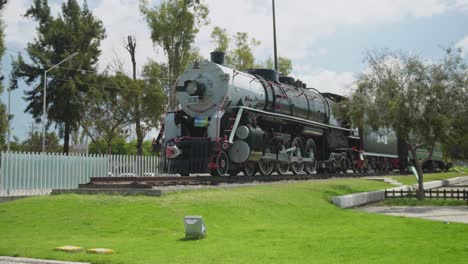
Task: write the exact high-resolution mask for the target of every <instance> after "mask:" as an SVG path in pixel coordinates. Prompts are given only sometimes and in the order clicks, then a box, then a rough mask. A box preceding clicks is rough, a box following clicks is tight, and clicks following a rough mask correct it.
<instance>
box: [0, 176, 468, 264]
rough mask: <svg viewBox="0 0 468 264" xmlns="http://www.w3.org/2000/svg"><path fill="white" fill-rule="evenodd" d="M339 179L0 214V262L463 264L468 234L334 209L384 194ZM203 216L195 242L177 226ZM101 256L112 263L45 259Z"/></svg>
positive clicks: (460, 228) (51, 201) (8, 208)
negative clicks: (202, 230)
mask: <svg viewBox="0 0 468 264" xmlns="http://www.w3.org/2000/svg"><path fill="white" fill-rule="evenodd" d="M387 187H389V185H387V184H384V183H380V182H374V181H366V180H356V179H354V180H351V179H346V180H344V179H340V180H330V181H314V182H303V183H289V184H272V185H261V186H252V187H240V188H230V189H209V190H195V191H193V190H192V191H183V192H177V193H171V194H168V195H166V196H163V197H159V198H158V197H143V196H139V197H120V196H100V195H89V196H79V195H59V196H44V197H33V198H27V199H23V200H17V201H13V202H8V203H3V204H0V255H14V256H22V257H35V258H48V259H62V260H74V261H89V262H92V263H466V261H467V259H468V225H465V224H452V223H451V224H450V225H446V224H443V223H442V222H436V221H429V220H422V219H414V218H401V217H391V216H384V215H377V214H368V213H365V212H361V211H357V210H345V209H340V208H337V207H335V206H334V205H333V204H331V202H330V199H331V197H332V196H335V195H342V194H347V193H354V192H360V191H367V190H376V189H383V188H387ZM185 215H202V216H203V219H204V220H205V222H206V224H207V226H208V233H207V237H206V238H205V239H202V240H189V241H186V240H185V239H184V237H185V236H184V231H183V222H182V218H183V217H184V216H185ZM61 245H77V246H83V247H85V248H92V247H109V248H113V249H115V250H116V251H117V253H116V254H114V255H90V254H86V253H70V254H68V253H63V252H56V251H53V248H54V247H57V246H61Z"/></svg>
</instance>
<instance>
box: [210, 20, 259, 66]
mask: <svg viewBox="0 0 468 264" xmlns="http://www.w3.org/2000/svg"><path fill="white" fill-rule="evenodd" d="M231 39H232V40H233V41H234V47H232V48H231V47H230V46H231ZM211 41H212V42H213V43H215V45H216V48H215V51H224V52H225V53H226V63H227V64H228V65H230V66H231V67H233V68H235V69H237V70H241V71H244V70H247V69H251V68H257V67H256V65H255V57H254V55H253V53H252V48H253V47H255V46H258V45H260V42H259V41H257V40H256V39H255V38H250V37H249V34H248V33H247V32H237V33H236V34H234V35H233V36H232V38H231V37H229V35H228V33H227V31H226V29H224V28H220V27H215V28H214V29H213V31H212V32H211Z"/></svg>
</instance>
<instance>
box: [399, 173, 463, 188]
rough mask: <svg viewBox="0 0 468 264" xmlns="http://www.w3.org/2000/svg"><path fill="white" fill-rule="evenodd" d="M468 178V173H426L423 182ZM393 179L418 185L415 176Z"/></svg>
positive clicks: (406, 183)
mask: <svg viewBox="0 0 468 264" xmlns="http://www.w3.org/2000/svg"><path fill="white" fill-rule="evenodd" d="M462 176H468V173H458V172H453V171H451V172H443V173H424V174H423V180H424V182H429V181H437V180H446V179H449V178H455V177H462ZM391 178H392V179H394V180H397V181H399V182H401V183H403V184H405V185H413V184H417V183H418V182H417V181H416V177H414V175H413V174H411V175H404V176H391Z"/></svg>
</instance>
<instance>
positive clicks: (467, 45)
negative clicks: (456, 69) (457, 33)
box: [455, 36, 468, 56]
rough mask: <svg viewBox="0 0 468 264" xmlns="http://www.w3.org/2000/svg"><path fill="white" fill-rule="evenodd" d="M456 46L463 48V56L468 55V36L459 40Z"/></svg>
mask: <svg viewBox="0 0 468 264" xmlns="http://www.w3.org/2000/svg"><path fill="white" fill-rule="evenodd" d="M455 47H457V48H461V49H462V55H463V56H466V55H468V36H466V37H464V38H463V39H462V40H460V41H458V42H457V44H455Z"/></svg>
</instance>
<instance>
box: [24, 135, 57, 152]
mask: <svg viewBox="0 0 468 264" xmlns="http://www.w3.org/2000/svg"><path fill="white" fill-rule="evenodd" d="M21 145H22V146H21V150H22V151H26V152H41V151H42V134H41V133H39V132H33V133H30V134H29V138H28V139H26V140H25V141H23V143H22V144H21ZM60 149H61V146H60V144H59V138H58V137H57V134H55V133H54V132H50V133H47V134H46V152H60Z"/></svg>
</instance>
